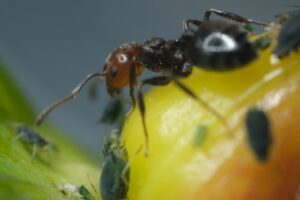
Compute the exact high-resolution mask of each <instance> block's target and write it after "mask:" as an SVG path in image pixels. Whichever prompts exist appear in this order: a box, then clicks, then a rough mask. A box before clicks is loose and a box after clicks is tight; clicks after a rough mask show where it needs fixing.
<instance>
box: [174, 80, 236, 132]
mask: <svg viewBox="0 0 300 200" xmlns="http://www.w3.org/2000/svg"><path fill="white" fill-rule="evenodd" d="M174 83H175V84H176V85H177V86H179V87H180V88H181V89H182V90H183V91H184V92H185V93H187V94H188V95H190V96H191V97H192V98H193V99H195V100H196V101H198V103H199V104H200V105H201V106H203V107H204V108H205V109H206V110H208V111H209V112H210V113H212V114H213V115H214V116H215V117H216V118H217V119H218V120H219V121H220V122H221V123H222V124H223V126H224V128H225V129H226V132H227V134H228V136H230V137H231V136H232V135H233V134H232V131H231V129H230V126H229V124H228V123H227V121H226V120H225V119H224V117H223V116H222V115H220V113H219V112H218V111H217V110H215V109H214V108H212V107H211V106H210V105H209V104H207V103H206V102H205V101H203V99H201V98H200V97H198V96H196V95H195V94H194V93H193V92H192V91H191V90H190V89H188V88H187V87H186V86H184V85H183V84H182V83H181V82H180V81H178V80H177V79H174Z"/></svg>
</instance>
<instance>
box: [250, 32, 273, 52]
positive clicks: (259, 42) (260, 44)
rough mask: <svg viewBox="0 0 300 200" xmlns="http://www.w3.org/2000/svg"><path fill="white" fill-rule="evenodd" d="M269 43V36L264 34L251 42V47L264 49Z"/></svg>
mask: <svg viewBox="0 0 300 200" xmlns="http://www.w3.org/2000/svg"><path fill="white" fill-rule="evenodd" d="M270 45H271V38H270V37H269V36H267V35H264V36H262V37H260V38H258V39H256V40H255V41H254V42H253V47H254V48H255V49H259V50H265V49H267V48H268V47H269V46H270Z"/></svg>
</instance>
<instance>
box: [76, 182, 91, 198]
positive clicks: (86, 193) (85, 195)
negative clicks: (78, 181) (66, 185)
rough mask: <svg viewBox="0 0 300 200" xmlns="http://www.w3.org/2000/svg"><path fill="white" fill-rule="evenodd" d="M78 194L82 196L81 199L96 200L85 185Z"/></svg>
mask: <svg viewBox="0 0 300 200" xmlns="http://www.w3.org/2000/svg"><path fill="white" fill-rule="evenodd" d="M78 193H79V194H80V198H81V199H83V200H94V199H95V198H94V196H93V195H92V194H91V193H90V192H89V190H88V189H86V187H84V185H81V186H80V187H78Z"/></svg>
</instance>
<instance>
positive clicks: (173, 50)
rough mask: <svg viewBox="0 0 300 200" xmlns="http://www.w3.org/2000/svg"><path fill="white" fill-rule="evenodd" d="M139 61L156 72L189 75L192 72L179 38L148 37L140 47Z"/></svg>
mask: <svg viewBox="0 0 300 200" xmlns="http://www.w3.org/2000/svg"><path fill="white" fill-rule="evenodd" d="M137 62H138V63H139V64H141V65H143V66H144V67H146V68H147V69H149V70H151V71H154V72H166V73H170V74H172V75H176V76H188V75H189V74H190V73H191V72H192V65H191V64H190V63H189V62H187V60H186V57H185V55H184V54H183V52H182V48H181V44H180V42H179V41H178V40H165V39H163V38H149V39H147V40H146V41H145V42H144V43H143V44H142V45H141V46H140V48H139V56H138V57H137Z"/></svg>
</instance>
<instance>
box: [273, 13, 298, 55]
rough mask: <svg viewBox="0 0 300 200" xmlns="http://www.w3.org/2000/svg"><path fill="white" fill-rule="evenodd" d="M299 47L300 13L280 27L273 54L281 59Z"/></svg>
mask: <svg viewBox="0 0 300 200" xmlns="http://www.w3.org/2000/svg"><path fill="white" fill-rule="evenodd" d="M299 46H300V13H299V12H298V14H296V15H295V16H292V17H290V18H289V19H288V20H287V21H286V22H285V24H284V25H283V26H282V27H281V29H280V32H279V35H278V38H277V45H276V47H275V49H274V50H273V54H275V55H276V56H277V57H279V58H282V57H284V56H286V55H288V54H289V53H290V52H291V51H295V50H297V49H298V48H299Z"/></svg>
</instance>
